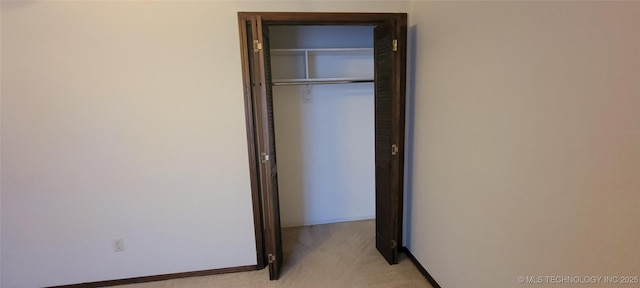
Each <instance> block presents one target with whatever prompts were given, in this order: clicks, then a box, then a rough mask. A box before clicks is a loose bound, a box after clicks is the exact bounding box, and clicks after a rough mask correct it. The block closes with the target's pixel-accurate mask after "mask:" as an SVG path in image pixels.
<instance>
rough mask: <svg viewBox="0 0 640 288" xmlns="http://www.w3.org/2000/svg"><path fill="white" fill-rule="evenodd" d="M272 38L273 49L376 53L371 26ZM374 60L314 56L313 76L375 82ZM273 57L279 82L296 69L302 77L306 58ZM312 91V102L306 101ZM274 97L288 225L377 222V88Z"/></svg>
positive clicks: (317, 88)
mask: <svg viewBox="0 0 640 288" xmlns="http://www.w3.org/2000/svg"><path fill="white" fill-rule="evenodd" d="M270 34H271V37H270V39H271V48H274V49H275V48H372V47H373V27H366V26H352V27H337V26H289V27H282V26H277V27H272V28H271V29H270ZM301 56H303V55H302V54H301ZM369 56H370V57H368V58H370V59H366V58H367V56H360V55H350V56H344V55H339V54H335V55H331V56H326V57H323V58H321V59H314V58H313V57H310V60H309V61H310V63H309V67H310V68H309V70H313V71H310V72H315V74H318V73H319V74H325V75H327V77H337V76H339V75H343V74H345V73H347V74H348V75H350V76H354V77H355V76H358V75H367V76H369V77H371V78H373V54H371V55H369ZM282 58H285V59H282ZM271 59H272V71H273V73H272V75H273V77H274V79H275V78H277V77H278V74H282V73H278V72H279V70H280V69H282V70H293V71H296V70H300V69H298V68H296V67H302V68H303V69H302V71H296V73H294V74H296V75H297V77H302V78H304V75H305V73H304V70H305V69H304V67H305V65H304V57H298V56H294V57H291V56H285V57H272V58H271ZM289 59H296V60H298V61H296V62H300V63H292V62H291V61H289ZM363 59H364V60H365V61H362V60H363ZM279 61H280V62H282V63H283V64H285V65H279V63H278V62H279ZM318 61H322V65H315V66H317V67H318V69H313V68H311V67H313V66H314V65H313V64H314V62H318ZM363 62H364V63H368V64H369V65H362V64H363ZM316 64H320V63H316ZM350 67H351V68H352V69H349V68H350ZM354 69H355V70H354ZM316 70H317V71H316ZM348 72H350V73H348ZM287 74H291V73H290V72H287ZM289 77H291V76H289ZM311 77H312V76H311ZM307 87H308V89H310V90H309V91H310V92H309V93H310V95H311V97H312V98H311V99H312V102H310V103H305V101H304V100H303V99H304V96H303V95H304V94H305V89H307ZM273 95H274V96H273V98H274V100H273V102H274V112H275V113H274V114H275V115H274V116H275V134H276V149H277V160H278V190H279V193H280V215H281V223H282V226H283V227H291V226H304V225H315V224H324V223H334V222H341V221H353V220H362V219H373V218H375V163H374V156H375V153H374V133H373V132H374V118H373V111H374V107H373V95H374V93H373V84H372V83H361V84H348V85H347V84H338V85H309V86H276V87H274V89H273Z"/></svg>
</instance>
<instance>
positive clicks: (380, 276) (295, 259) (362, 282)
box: [117, 220, 431, 288]
mask: <svg viewBox="0 0 640 288" xmlns="http://www.w3.org/2000/svg"><path fill="white" fill-rule="evenodd" d="M282 236H283V237H282V238H283V243H282V244H283V248H284V261H285V263H284V266H283V269H282V273H281V274H280V279H279V280H276V281H269V272H268V269H262V270H259V271H250V272H239V273H229V274H222V275H212V276H204V277H192V278H183V279H174V280H167V281H158V282H150V283H142V284H132V285H123V286H117V287H119V288H125V287H126V288H151V287H154V288H155V287H167V288H169V287H171V288H205V287H207V288H209V287H225V288H227V287H229V288H235V287H238V288H240V287H243V288H244V287H256V288H257V287H265V288H267V287H269V288H271V287H283V288H285V287H287V288H289V287H290V288H316V287H332V288H334V287H335V288H342V287H380V288H381V287H396V288H400V287H402V288H418V287H420V288H422V287H424V288H430V287H431V285H429V283H428V282H427V280H426V279H425V278H424V277H423V276H422V274H420V272H419V271H418V269H417V268H416V267H415V266H414V265H413V263H411V261H410V260H409V259H408V258H407V257H406V256H405V255H404V254H402V253H401V254H400V259H399V261H398V262H399V263H398V264H397V265H389V264H387V262H386V261H385V260H384V258H382V256H381V255H380V254H379V253H378V251H377V250H376V248H375V221H374V220H365V221H355V222H343V223H333V224H324V225H314V226H305V227H292V228H285V229H283V230H282Z"/></svg>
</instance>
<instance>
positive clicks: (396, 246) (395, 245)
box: [391, 240, 398, 249]
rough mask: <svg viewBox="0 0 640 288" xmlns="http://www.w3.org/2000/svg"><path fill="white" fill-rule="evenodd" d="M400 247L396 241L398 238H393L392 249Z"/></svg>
mask: <svg viewBox="0 0 640 288" xmlns="http://www.w3.org/2000/svg"><path fill="white" fill-rule="evenodd" d="M396 248H398V243H397V242H396V240H391V249H396Z"/></svg>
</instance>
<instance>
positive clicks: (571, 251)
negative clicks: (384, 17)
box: [407, 1, 640, 288]
mask: <svg viewBox="0 0 640 288" xmlns="http://www.w3.org/2000/svg"><path fill="white" fill-rule="evenodd" d="M410 18H411V27H410V28H411V33H410V34H411V36H412V38H413V39H415V41H416V43H415V47H412V51H413V53H414V54H415V55H414V56H413V59H415V65H414V66H413V67H412V68H411V69H410V71H411V70H415V74H414V75H415V76H414V78H413V83H415V84H414V85H415V87H414V88H413V89H410V90H413V91H414V93H411V94H412V98H411V100H410V101H409V103H410V104H409V107H410V108H409V109H410V111H411V112H412V114H413V124H412V125H410V127H411V129H412V131H413V134H412V137H413V141H414V143H413V147H412V149H413V157H414V158H413V160H412V164H411V163H410V164H411V165H410V167H409V170H408V171H409V175H410V178H411V179H410V183H411V187H412V189H411V191H410V193H409V196H410V200H409V203H411V204H410V208H409V209H410V219H409V222H410V223H411V224H410V229H411V233H410V235H409V238H408V240H407V245H408V247H409V248H410V250H411V251H412V252H413V254H414V255H415V256H416V257H417V258H418V260H420V261H421V263H422V264H423V265H424V266H425V267H426V269H427V270H428V271H429V272H430V273H431V275H432V276H433V277H434V278H435V279H436V280H437V281H438V282H439V283H440V284H441V285H442V286H443V287H447V288H456V287H534V286H535V287H560V286H561V287H585V286H589V285H584V284H583V285H579V284H578V285H558V284H550V283H543V284H537V285H534V284H531V285H520V284H519V283H518V282H517V278H516V277H517V276H519V275H532V276H538V275H539V276H546V275H563V276H574V275H576V276H589V275H601V276H604V275H612V276H620V275H635V276H640V260H639V259H640V247H639V246H638V243H640V222H638V219H640V209H638V207H640V194H639V193H638V192H639V191H640V103H639V101H640V99H639V95H640V88H639V81H638V80H639V79H640V56H639V51H640V4H639V3H638V2H583V1H579V2H517V3H509V2H424V1H415V2H412V10H411V16H410ZM596 286H597V285H596ZM613 286H615V285H613ZM622 286H624V285H622ZM598 287H612V285H604V284H603V285H599V286H598Z"/></svg>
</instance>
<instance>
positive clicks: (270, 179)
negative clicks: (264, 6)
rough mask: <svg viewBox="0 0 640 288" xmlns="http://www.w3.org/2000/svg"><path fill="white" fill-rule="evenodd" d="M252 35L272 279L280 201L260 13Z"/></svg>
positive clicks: (278, 255) (278, 254) (278, 256)
mask: <svg viewBox="0 0 640 288" xmlns="http://www.w3.org/2000/svg"><path fill="white" fill-rule="evenodd" d="M252 30H254V31H253V32H254V33H252V34H253V35H254V40H253V51H254V55H255V57H254V59H256V60H257V62H259V63H256V64H258V65H256V67H259V68H258V69H255V73H256V77H255V79H256V80H257V81H255V82H254V84H253V86H254V89H255V91H256V94H255V95H256V96H257V97H256V102H257V103H258V109H257V110H258V111H257V114H258V115H259V116H258V119H256V122H257V124H256V126H258V127H257V130H258V132H257V134H258V135H257V138H258V147H259V149H260V161H261V165H260V169H259V170H260V172H259V173H260V186H261V187H262V189H261V191H262V208H263V210H264V214H265V217H264V220H263V221H264V223H263V225H264V240H265V253H266V254H267V261H268V265H269V278H270V279H271V280H276V279H278V277H279V274H280V267H281V266H282V238H281V231H280V205H279V199H278V168H277V165H276V142H275V132H274V123H273V122H274V116H273V97H272V96H273V93H272V86H271V57H270V51H269V29H268V27H267V26H263V24H262V20H261V17H260V16H257V17H256V18H255V19H253V20H252Z"/></svg>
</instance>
